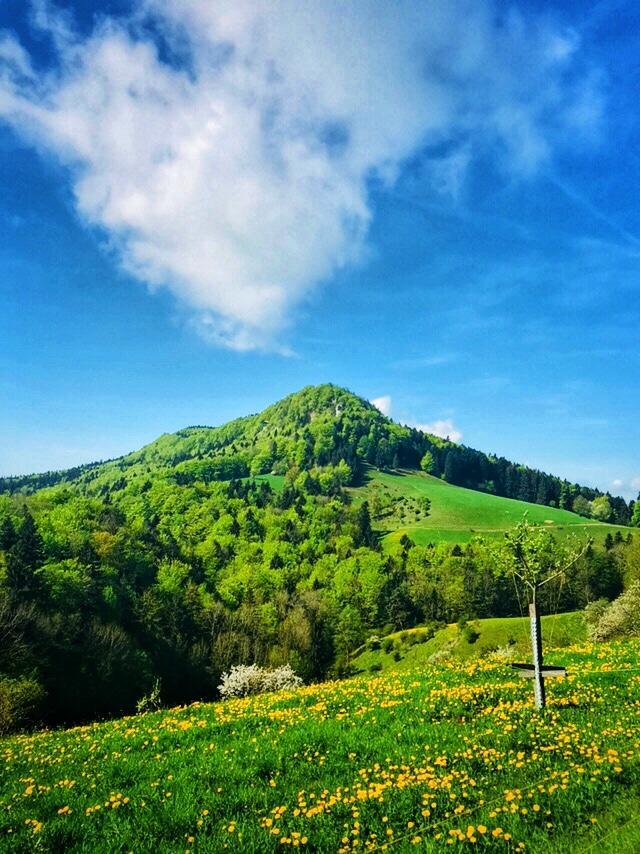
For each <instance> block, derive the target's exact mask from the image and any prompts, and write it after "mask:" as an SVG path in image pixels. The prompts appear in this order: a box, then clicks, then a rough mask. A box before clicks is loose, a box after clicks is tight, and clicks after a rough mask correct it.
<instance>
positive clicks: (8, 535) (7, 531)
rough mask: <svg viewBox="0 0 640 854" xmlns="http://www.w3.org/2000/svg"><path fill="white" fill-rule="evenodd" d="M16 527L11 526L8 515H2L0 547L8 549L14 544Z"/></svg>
mask: <svg viewBox="0 0 640 854" xmlns="http://www.w3.org/2000/svg"><path fill="white" fill-rule="evenodd" d="M15 541H16V529H15V528H14V527H13V522H12V521H11V517H10V516H3V517H2V519H1V520H0V549H2V550H3V551H9V549H10V548H11V547H12V546H13V545H14V544H15Z"/></svg>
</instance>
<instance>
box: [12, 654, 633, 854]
mask: <svg viewBox="0 0 640 854" xmlns="http://www.w3.org/2000/svg"><path fill="white" fill-rule="evenodd" d="M639 653H640V642H638V641H627V642H618V643H613V644H603V645H600V646H593V645H591V644H588V643H586V642H582V643H579V644H576V645H574V646H572V647H568V648H564V649H558V650H554V651H553V654H551V652H549V653H548V655H547V660H548V661H550V662H552V663H557V664H565V665H566V666H567V668H568V671H569V676H568V678H566V679H562V680H549V682H550V684H549V685H548V693H549V705H548V708H547V709H546V710H545V712H544V713H536V712H535V711H534V709H533V703H532V690H531V682H530V681H529V680H524V679H519V678H517V677H515V676H514V675H513V672H512V671H511V670H510V668H509V667H508V666H507V664H506V663H505V662H504V661H502V660H499V659H498V658H495V657H494V658H492V657H491V656H486V657H484V658H468V659H466V660H461V659H454V658H451V659H449V660H441V661H439V662H438V663H437V664H435V665H431V664H427V663H423V664H420V665H416V666H414V667H413V668H403V669H401V670H387V671H385V672H383V673H381V674H378V675H375V676H373V675H370V676H361V677H357V678H353V679H350V680H346V681H343V682H328V683H324V684H318V685H311V686H307V687H304V688H302V689H301V690H299V691H297V692H293V693H291V692H289V693H286V692H285V693H279V694H270V695H262V696H258V697H254V698H246V699H240V700H231V701H226V702H220V703H214V704H209V705H204V704H194V705H191V706H188V707H184V708H175V709H171V710H167V711H163V712H158V713H153V714H147V715H141V716H137V717H129V718H123V719H120V720H116V721H112V722H109V723H104V724H93V725H90V726H84V727H77V728H75V729H71V730H67V731H62V730H60V731H50V732H47V731H45V732H39V733H35V734H32V735H18V736H14V737H11V738H6V739H4V740H3V741H1V742H0V849H2V850H7V851H9V850H10V851H12V852H33V851H43V852H44V851H52V852H54V851H62V850H70V851H78V852H81V851H82V852H84V851H87V852H89V851H91V852H96V851H97V852H102V851H105V852H128V851H133V852H146V851H152V850H153V851H156V852H159V854H160V852H178V851H181V852H197V851H208V852H213V851H223V850H232V851H243V852H264V851H281V850H287V849H289V848H292V847H296V848H298V847H300V848H307V849H308V850H312V851H327V852H329V851H330V852H347V851H405V850H407V851H408V850H426V851H430V850H442V849H446V848H451V849H452V850H467V849H469V850H470V849H473V848H476V849H481V850H490V851H505V852H511V851H521V850H527V851H539V852H543V851H544V852H575V851H577V850H579V851H590V850H591V851H598V852H603V851H604V852H606V851H613V850H616V851H618V852H633V851H637V850H639V848H640V820H639V821H637V822H636V821H635V819H636V818H640V811H639V810H638V807H639V805H640V714H639V710H640V674H639V673H638V672H637V668H638V654H639Z"/></svg>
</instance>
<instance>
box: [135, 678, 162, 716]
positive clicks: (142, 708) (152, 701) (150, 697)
mask: <svg viewBox="0 0 640 854" xmlns="http://www.w3.org/2000/svg"><path fill="white" fill-rule="evenodd" d="M161 708H162V700H161V699H160V680H159V679H156V680H155V682H154V683H153V686H152V688H151V691H149V693H148V694H144V695H143V696H142V697H140V699H139V700H138V702H137V703H136V711H137V713H138V714H139V715H144V714H145V713H146V712H157V711H158V709H161Z"/></svg>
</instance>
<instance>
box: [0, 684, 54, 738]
mask: <svg viewBox="0 0 640 854" xmlns="http://www.w3.org/2000/svg"><path fill="white" fill-rule="evenodd" d="M43 699H44V689H43V688H42V686H41V685H40V684H39V683H38V682H36V681H35V680H34V679H4V678H0V735H5V734H6V733H8V732H11V731H12V730H16V729H19V728H20V727H23V726H25V725H26V724H28V723H29V722H30V721H31V720H32V716H33V714H34V712H35V711H36V710H37V708H38V706H39V705H40V704H41V702H42V700H43Z"/></svg>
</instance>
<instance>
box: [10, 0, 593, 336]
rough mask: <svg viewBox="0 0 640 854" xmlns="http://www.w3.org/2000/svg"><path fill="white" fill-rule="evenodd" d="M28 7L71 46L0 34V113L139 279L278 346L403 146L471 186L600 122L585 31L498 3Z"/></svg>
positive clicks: (344, 251)
mask: <svg viewBox="0 0 640 854" xmlns="http://www.w3.org/2000/svg"><path fill="white" fill-rule="evenodd" d="M32 19H33V25H34V26H35V27H38V28H39V29H40V30H41V31H42V32H44V33H45V34H48V36H49V38H50V41H51V45H52V49H53V53H54V55H55V57H56V59H55V62H54V63H53V64H52V65H51V67H49V68H45V69H44V70H42V68H40V67H38V69H36V68H35V64H34V63H33V62H32V58H31V57H30V56H29V54H28V53H27V51H26V50H25V49H24V48H23V47H22V46H21V45H20V43H19V41H18V39H17V37H16V36H15V35H14V34H12V33H9V32H5V33H4V34H1V35H0V118H3V119H4V120H5V121H6V122H8V123H9V124H10V125H11V126H12V127H13V128H14V129H15V130H16V132H17V133H19V134H20V135H21V136H22V137H23V138H25V139H27V140H29V141H30V142H32V143H33V145H35V146H37V147H38V148H39V149H40V150H41V151H43V152H44V153H47V154H49V155H53V156H54V157H55V158H56V159H57V160H58V161H59V162H60V163H62V164H63V165H64V166H65V167H66V168H67V173H68V177H69V182H70V185H71V188H72V192H73V198H74V200H75V204H76V207H77V210H78V212H79V214H80V215H81V217H82V218H83V220H84V221H85V222H86V223H87V224H89V225H91V226H93V227H98V228H99V229H101V230H102V231H103V233H104V234H105V235H106V237H107V238H108V243H109V245H110V246H113V247H115V249H116V251H117V254H118V257H119V259H120V262H121V264H122V266H123V267H124V268H125V269H126V270H127V271H128V272H129V273H131V274H132V275H133V276H134V277H136V278H137V279H139V280H140V281H142V282H144V283H145V284H146V285H147V286H148V287H149V288H151V289H155V288H159V287H164V288H168V289H169V290H170V291H171V292H172V293H173V294H174V295H175V296H176V297H177V298H178V299H179V301H180V302H181V303H182V304H184V305H186V306H188V307H189V309H190V311H191V312H192V314H193V317H194V323H195V325H196V326H197V328H198V329H199V330H200V331H201V332H202V334H204V335H205V336H207V337H208V338H210V339H211V340H213V341H214V342H216V343H218V344H221V345H224V346H228V347H232V348H235V349H239V350H248V349H253V348H273V347H275V346H282V340H283V336H284V337H286V333H285V330H286V327H287V324H288V323H290V322H291V319H292V316H293V312H294V309H295V307H296V306H298V305H299V304H300V303H301V302H303V301H304V300H305V298H307V297H308V295H309V294H310V292H311V291H312V290H313V288H314V287H316V286H317V285H318V283H321V282H322V281H324V280H327V279H329V278H330V277H331V276H332V274H333V273H334V272H335V271H336V270H338V269H339V268H341V267H344V266H345V265H350V264H354V263H357V262H358V261H359V260H360V259H361V258H362V257H363V249H364V248H365V244H366V237H367V231H368V227H369V224H370V221H371V219H372V216H373V212H372V206H371V201H370V198H369V192H368V190H369V187H370V185H371V182H372V181H375V182H376V183H377V184H378V186H379V185H386V186H389V185H391V184H393V182H394V181H395V180H396V179H397V177H398V175H399V173H400V171H401V169H402V166H403V163H404V162H405V161H406V160H407V158H409V157H412V156H415V155H416V154H417V153H419V152H422V155H421V156H425V157H429V156H430V155H429V154H428V153H426V152H428V150H429V146H435V147H436V148H437V146H442V145H443V144H447V145H448V146H449V150H450V154H449V155H448V158H447V159H446V160H443V161H442V162H441V163H440V164H439V165H438V168H437V170H436V172H437V176H438V177H437V184H438V186H439V188H440V192H444V193H445V194H449V195H451V196H453V197H455V196H457V194H458V193H459V192H460V186H461V183H462V181H463V180H464V175H465V173H466V169H467V167H468V164H469V161H470V159H471V158H472V156H474V154H475V153H477V152H482V151H483V150H487V149H490V150H491V151H495V152H497V156H498V160H499V164H500V165H501V167H502V168H503V169H504V170H506V171H508V172H509V173H511V174H512V175H529V174H531V173H532V172H535V170H536V169H537V168H538V167H539V166H540V165H541V164H542V163H544V162H545V161H546V160H547V159H548V158H549V156H550V154H551V152H552V151H553V149H554V148H555V147H556V146H558V145H562V144H564V143H567V144H568V143H569V142H570V144H572V145H575V144H576V140H578V139H579V137H580V134H582V133H586V134H589V133H591V132H592V129H593V127H594V125H595V124H596V123H597V119H598V113H599V96H598V91H597V80H595V79H594V78H593V77H592V76H590V75H589V74H586V73H584V71H583V69H582V68H581V63H580V61H579V50H578V48H579V45H578V39H577V37H576V36H575V34H573V33H571V32H566V31H564V30H562V29H561V28H560V27H558V26H554V25H552V24H551V23H549V21H548V20H547V19H546V18H542V17H539V16H536V15H534V14H533V13H530V12H527V13H526V14H525V13H524V12H522V13H521V12H517V11H514V10H511V11H508V12H507V11H501V9H500V7H499V4H497V2H495V0H432V1H431V2H424V3H416V2H414V0H398V2H396V3H387V2H385V0H361V2H358V3H347V4H345V3H342V2H339V0H325V2H322V3H319V2H317V0H273V2H270V3H268V4H266V3H261V2H258V1H257V0H254V2H249V0H216V2H215V3H212V2H210V1H209V0H171V2H170V0H138V2H137V4H134V10H133V11H132V13H131V14H130V15H129V16H127V17H122V16H121V17H117V18H109V17H106V18H105V17H101V18H100V19H99V20H97V21H96V24H95V27H94V28H93V30H92V31H91V32H89V33H88V34H87V33H84V34H80V33H79V32H77V31H76V30H74V24H73V20H72V19H71V18H70V17H69V16H68V15H67V14H65V15H64V16H63V15H61V14H60V13H59V12H56V10H55V7H50V6H49V5H47V3H46V2H44V0H38V2H37V3H35V4H34V15H33V16H32ZM434 156H435V155H434ZM436 191H437V190H434V192H436Z"/></svg>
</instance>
